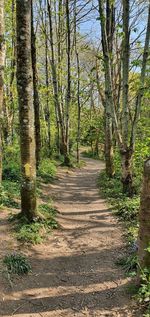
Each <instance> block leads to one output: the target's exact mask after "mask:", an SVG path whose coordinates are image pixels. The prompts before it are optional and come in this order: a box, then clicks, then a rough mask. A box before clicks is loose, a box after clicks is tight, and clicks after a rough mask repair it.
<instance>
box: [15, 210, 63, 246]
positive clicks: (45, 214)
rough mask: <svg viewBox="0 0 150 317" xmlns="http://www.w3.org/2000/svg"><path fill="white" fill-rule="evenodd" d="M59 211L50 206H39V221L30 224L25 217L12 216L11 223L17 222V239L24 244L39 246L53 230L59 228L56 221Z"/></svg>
mask: <svg viewBox="0 0 150 317" xmlns="http://www.w3.org/2000/svg"><path fill="white" fill-rule="evenodd" d="M56 215H57V211H56V209H55V208H53V207H52V206H51V205H49V204H42V205H40V206H39V219H37V220H36V221H34V222H32V223H29V222H28V220H27V219H26V218H25V217H22V216H21V215H20V214H19V215H17V216H16V215H15V216H11V218H10V220H11V221H14V220H15V221H16V223H15V231H16V237H17V239H18V240H19V241H21V242H23V243H31V244H38V243H42V242H43V240H44V239H45V238H46V236H47V234H48V233H49V232H51V230H53V229H57V228H58V222H57V220H56Z"/></svg>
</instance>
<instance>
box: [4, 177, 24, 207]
mask: <svg viewBox="0 0 150 317" xmlns="http://www.w3.org/2000/svg"><path fill="white" fill-rule="evenodd" d="M19 194H20V184H19V183H18V182H11V181H10V180H8V181H3V183H2V185H1V186H0V207H3V206H6V207H8V208H11V207H12V208H19V207H20V204H19V202H18V198H19Z"/></svg>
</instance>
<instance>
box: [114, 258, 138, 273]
mask: <svg viewBox="0 0 150 317" xmlns="http://www.w3.org/2000/svg"><path fill="white" fill-rule="evenodd" d="M116 264H117V265H121V266H122V267H123V268H124V270H125V272H126V273H127V274H128V275H130V276H134V275H136V272H137V266H138V258H137V255H136V254H135V253H133V254H131V255H129V256H125V257H122V258H120V259H118V260H117V261H116Z"/></svg>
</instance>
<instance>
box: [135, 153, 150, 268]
mask: <svg viewBox="0 0 150 317" xmlns="http://www.w3.org/2000/svg"><path fill="white" fill-rule="evenodd" d="M139 221H140V228H139V237H138V256H139V263H140V266H141V267H142V268H144V267H147V268H149V267H150V252H147V250H146V249H147V248H148V247H149V246H150V157H149V158H148V159H147V160H146V162H145V163H144V177H143V188H142V192H141V206H140V213H139Z"/></svg>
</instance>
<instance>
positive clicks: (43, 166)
mask: <svg viewBox="0 0 150 317" xmlns="http://www.w3.org/2000/svg"><path fill="white" fill-rule="evenodd" d="M56 172H57V168H56V163H55V162H54V161H52V160H50V159H43V160H42V161H41V163H40V166H39V170H38V176H40V177H42V179H43V181H44V182H46V183H49V182H51V181H52V180H53V179H54V177H55V176H56Z"/></svg>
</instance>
